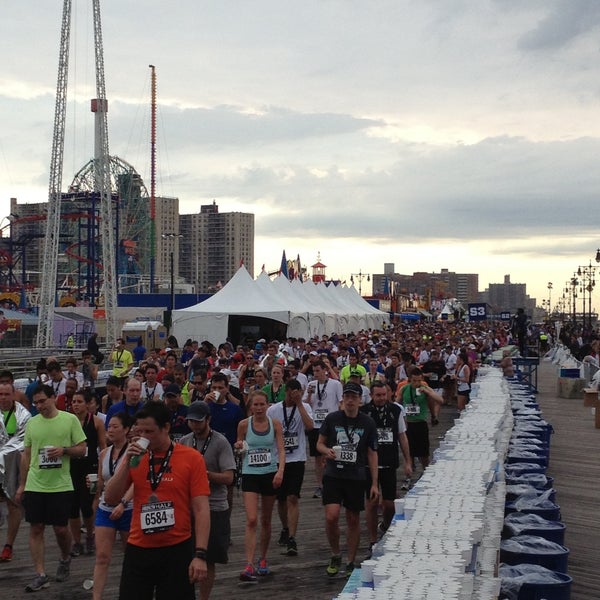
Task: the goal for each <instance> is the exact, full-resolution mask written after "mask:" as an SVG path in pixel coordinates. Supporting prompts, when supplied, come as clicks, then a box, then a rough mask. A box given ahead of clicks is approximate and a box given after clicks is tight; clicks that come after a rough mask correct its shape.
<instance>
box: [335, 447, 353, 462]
mask: <svg viewBox="0 0 600 600" xmlns="http://www.w3.org/2000/svg"><path fill="white" fill-rule="evenodd" d="M335 460H336V462H340V463H355V462H356V450H354V448H342V449H341V450H340V451H339V453H338V455H337V456H336V459H335Z"/></svg>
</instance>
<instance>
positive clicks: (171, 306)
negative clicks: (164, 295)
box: [161, 232, 183, 333]
mask: <svg viewBox="0 0 600 600" xmlns="http://www.w3.org/2000/svg"><path fill="white" fill-rule="evenodd" d="M161 237H162V239H163V240H167V239H168V240H171V249H170V251H169V272H170V273H169V274H170V277H171V282H170V289H169V292H170V299H169V310H168V311H167V313H168V319H169V327H168V329H169V333H170V332H171V328H172V326H173V311H174V310H175V252H174V250H173V244H174V241H175V240H176V239H179V238H182V237H183V236H182V235H181V234H179V233H172V232H169V233H163V234H161Z"/></svg>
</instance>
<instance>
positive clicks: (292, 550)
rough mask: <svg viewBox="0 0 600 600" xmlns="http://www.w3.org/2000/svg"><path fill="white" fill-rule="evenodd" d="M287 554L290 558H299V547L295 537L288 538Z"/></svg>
mask: <svg viewBox="0 0 600 600" xmlns="http://www.w3.org/2000/svg"><path fill="white" fill-rule="evenodd" d="M286 554H287V555H288V556H298V545H297V544H296V540H295V539H294V538H293V537H289V538H288V542H287V550H286Z"/></svg>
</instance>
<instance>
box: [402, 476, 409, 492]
mask: <svg viewBox="0 0 600 600" xmlns="http://www.w3.org/2000/svg"><path fill="white" fill-rule="evenodd" d="M411 483H412V480H411V478H410V477H407V478H406V479H405V480H404V483H403V484H402V486H401V487H400V489H401V490H410V486H411Z"/></svg>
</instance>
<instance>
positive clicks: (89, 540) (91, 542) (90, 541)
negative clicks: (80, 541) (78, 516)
mask: <svg viewBox="0 0 600 600" xmlns="http://www.w3.org/2000/svg"><path fill="white" fill-rule="evenodd" d="M95 552H96V537H95V536H94V534H93V533H92V535H88V536H87V537H86V538H85V553H86V554H88V555H89V554H94V553H95Z"/></svg>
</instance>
